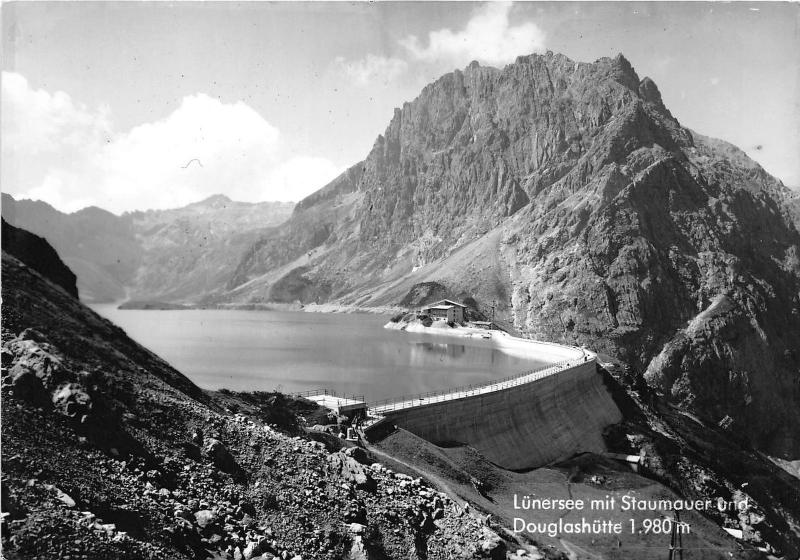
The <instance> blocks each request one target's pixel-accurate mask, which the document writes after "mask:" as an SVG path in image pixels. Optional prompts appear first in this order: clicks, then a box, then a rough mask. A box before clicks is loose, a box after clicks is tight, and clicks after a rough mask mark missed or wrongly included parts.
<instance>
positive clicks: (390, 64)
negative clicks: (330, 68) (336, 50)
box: [334, 54, 408, 86]
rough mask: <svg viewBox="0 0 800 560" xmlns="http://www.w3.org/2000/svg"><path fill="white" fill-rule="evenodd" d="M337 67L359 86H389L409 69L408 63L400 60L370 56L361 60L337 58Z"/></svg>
mask: <svg viewBox="0 0 800 560" xmlns="http://www.w3.org/2000/svg"><path fill="white" fill-rule="evenodd" d="M334 63H335V64H336V66H337V67H338V68H339V69H340V70H341V71H342V72H344V73H345V75H346V76H347V77H348V78H350V80H351V81H352V82H353V83H354V84H355V85H358V86H367V85H370V84H374V83H380V84H384V85H388V84H389V83H390V82H392V81H394V80H395V79H396V78H397V77H399V76H400V75H401V74H403V72H405V71H406V70H407V69H408V63H407V62H406V61H405V60H402V59H400V58H393V57H385V56H378V55H374V54H368V55H367V56H366V57H365V58H362V59H359V60H345V59H344V57H341V56H339V57H336V60H335V61H334Z"/></svg>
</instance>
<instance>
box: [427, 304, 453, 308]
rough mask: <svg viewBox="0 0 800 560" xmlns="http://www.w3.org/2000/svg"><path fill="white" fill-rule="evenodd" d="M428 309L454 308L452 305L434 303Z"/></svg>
mask: <svg viewBox="0 0 800 560" xmlns="http://www.w3.org/2000/svg"><path fill="white" fill-rule="evenodd" d="M427 309H453V306H452V305H432V306H430V307H428V308H427Z"/></svg>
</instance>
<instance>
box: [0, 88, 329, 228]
mask: <svg viewBox="0 0 800 560" xmlns="http://www.w3.org/2000/svg"><path fill="white" fill-rule="evenodd" d="M2 112H3V115H2V116H3V119H2V140H3V142H2V146H3V149H2V170H1V172H2V182H3V190H5V191H7V192H10V193H11V194H14V195H15V196H20V197H24V198H35V199H36V198H38V199H42V200H45V201H47V202H49V203H51V204H52V205H54V206H56V207H57V208H59V209H61V210H64V211H74V210H77V209H79V208H82V207H85V206H87V205H97V206H100V207H102V208H106V209H108V210H111V211H112V212H123V211H126V210H133V209H145V208H168V207H175V206H181V205H184V204H187V203H189V202H193V201H196V200H199V199H201V198H204V197H206V196H209V195H211V194H216V193H224V194H227V195H228V196H230V197H231V198H233V199H236V200H246V201H257V200H299V199H300V198H302V197H303V196H305V195H307V194H309V193H311V192H313V191H314V190H316V189H318V188H320V187H322V186H324V185H325V184H326V183H327V182H328V181H329V180H331V179H333V178H334V177H335V176H336V174H337V172H338V171H339V170H338V169H336V167H335V166H334V165H333V163H331V162H330V161H328V160H326V159H324V158H312V157H308V156H304V155H302V154H301V155H298V154H291V153H288V152H287V150H286V148H285V146H284V142H283V141H282V138H281V134H280V131H279V130H278V129H277V128H276V127H274V126H273V125H271V124H270V123H268V122H267V121H266V120H264V118H263V117H261V115H259V114H258V113H257V112H256V111H255V110H253V109H252V108H251V107H249V106H248V105H246V104H244V103H242V102H237V103H231V104H227V103H222V102H220V101H219V100H217V99H213V98H211V97H209V96H207V95H204V94H195V95H190V96H187V97H185V98H184V99H183V100H182V102H181V104H180V106H179V107H178V108H177V109H176V110H175V111H173V112H172V113H171V114H169V115H168V116H166V117H165V118H163V119H160V120H157V121H154V122H150V123H145V124H141V125H139V126H136V127H134V128H133V129H131V130H129V131H127V132H121V133H116V132H114V131H113V129H112V128H113V127H112V126H111V123H110V111H109V110H108V109H107V108H98V109H96V110H92V109H89V108H87V107H85V106H83V105H80V104H78V103H76V102H74V101H73V100H71V99H70V97H69V96H68V95H67V94H66V93H63V92H57V93H54V94H51V93H48V92H46V91H43V90H34V89H32V88H31V87H30V86H29V84H28V83H27V81H26V80H25V78H24V77H22V76H20V75H19V74H15V73H7V72H4V73H3V88H2ZM193 159H197V160H198V161H199V163H198V162H193V163H191V165H187V164H189V162H190V161H191V160H193Z"/></svg>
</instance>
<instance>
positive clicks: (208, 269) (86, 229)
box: [2, 193, 293, 302]
mask: <svg viewBox="0 0 800 560" xmlns="http://www.w3.org/2000/svg"><path fill="white" fill-rule="evenodd" d="M292 208H293V204H292V203H284V202H262V203H249V202H237V201H233V200H231V199H230V198H228V197H227V196H225V195H212V196H210V197H208V198H206V199H203V200H201V201H198V202H194V203H192V204H189V205H187V206H184V207H180V208H172V209H167V210H145V211H134V212H125V213H123V214H122V215H120V216H117V215H116V214H113V213H111V212H108V211H107V210H103V209H102V208H98V207H94V206H92V207H87V208H83V209H81V210H78V211H76V212H73V213H70V214H65V213H63V212H60V211H59V210H57V209H55V208H53V207H52V206H51V205H49V204H47V203H46V202H43V201H31V200H26V199H23V200H19V201H18V200H15V199H14V198H13V197H12V196H11V195H8V194H6V193H3V204H2V210H3V217H4V218H5V219H6V220H8V221H9V223H11V224H13V225H18V226H20V227H22V228H24V229H28V230H30V231H32V232H34V233H36V234H38V235H41V236H42V237H44V238H46V239H48V240H49V241H50V242H51V243H52V244H53V245H54V246H55V247H56V249H57V250H58V251H59V253H60V254H61V255H62V256H63V257H64V260H65V261H66V263H67V264H68V265H69V266H70V267H71V268H73V269H75V271H76V273H77V276H78V284H79V287H80V292H81V294H82V297H83V298H84V299H85V300H87V301H94V302H109V301H111V302H114V301H120V300H125V299H130V298H136V299H142V300H177V301H182V300H184V299H187V298H188V299H189V300H191V299H192V298H194V297H196V296H197V295H198V294H203V293H204V292H205V291H206V290H208V289H210V288H211V287H213V286H215V285H216V284H218V283H221V282H223V280H221V278H222V277H224V276H226V275H227V267H231V268H233V267H234V266H235V265H236V262H235V261H236V260H237V259H238V251H240V250H243V247H246V246H247V245H249V243H250V242H252V241H254V240H255V239H257V238H258V236H259V235H261V234H262V233H263V232H264V231H265V230H266V229H267V228H269V227H273V226H275V225H277V224H278V223H280V222H281V221H283V220H284V219H285V218H288V217H289V215H290V212H291V209H292ZM240 248H242V249H240Z"/></svg>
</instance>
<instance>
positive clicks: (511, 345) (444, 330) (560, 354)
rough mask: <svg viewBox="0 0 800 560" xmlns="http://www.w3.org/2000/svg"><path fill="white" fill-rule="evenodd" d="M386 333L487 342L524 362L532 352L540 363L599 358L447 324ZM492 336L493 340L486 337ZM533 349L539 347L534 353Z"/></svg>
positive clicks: (397, 326)
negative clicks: (543, 360) (541, 361)
mask: <svg viewBox="0 0 800 560" xmlns="http://www.w3.org/2000/svg"><path fill="white" fill-rule="evenodd" d="M383 328H384V329H388V330H395V331H405V332H410V333H415V334H431V335H439V336H453V337H461V338H469V339H481V340H488V341H491V342H492V343H493V345H495V346H496V347H497V348H498V349H500V350H502V351H503V352H505V353H506V354H509V355H510V356H516V357H521V358H530V357H531V352H532V351H535V357H536V358H538V359H542V358H544V359H546V360H548V361H552V363H556V362H560V361H563V360H577V359H583V358H584V357H587V359H593V358H597V354H596V353H594V352H592V351H591V350H588V349H586V348H580V347H578V346H567V345H565V344H558V343H556V342H546V341H541V340H533V339H531V338H520V337H516V336H513V335H511V334H509V333H507V332H505V331H502V330H487V329H481V328H478V327H462V326H457V327H450V326H449V325H448V324H447V323H445V322H444V321H436V322H434V323H433V324H432V325H431V326H430V327H426V326H425V325H423V324H422V323H421V322H420V321H416V320H415V321H412V322H406V323H404V322H402V321H399V322H397V323H394V322H392V321H389V322H388V323H386V324H385V325H384V326H383ZM487 333H489V334H490V335H491V337H490V338H486V337H485V336H484V335H486V334H487ZM532 347H536V349H535V350H533V349H532Z"/></svg>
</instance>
